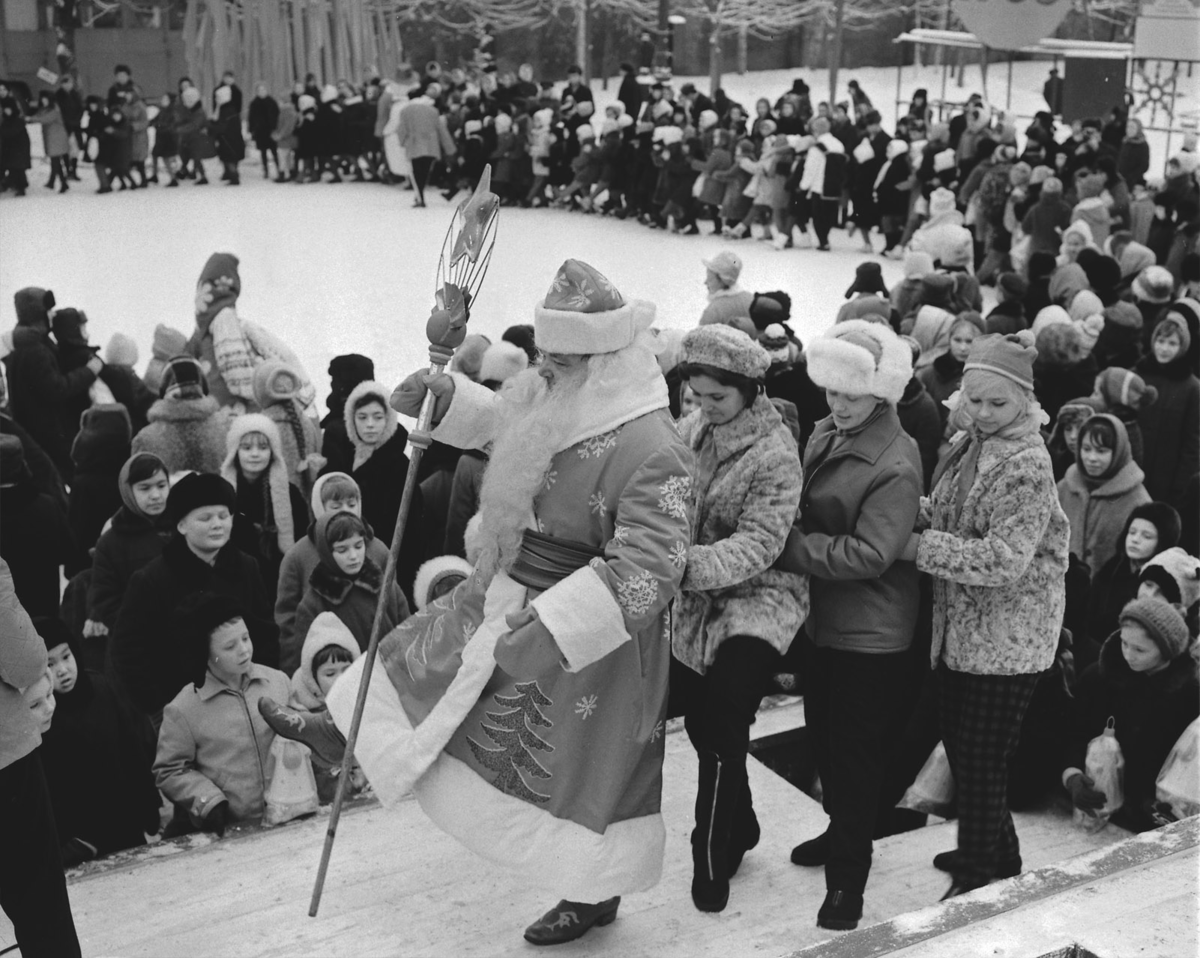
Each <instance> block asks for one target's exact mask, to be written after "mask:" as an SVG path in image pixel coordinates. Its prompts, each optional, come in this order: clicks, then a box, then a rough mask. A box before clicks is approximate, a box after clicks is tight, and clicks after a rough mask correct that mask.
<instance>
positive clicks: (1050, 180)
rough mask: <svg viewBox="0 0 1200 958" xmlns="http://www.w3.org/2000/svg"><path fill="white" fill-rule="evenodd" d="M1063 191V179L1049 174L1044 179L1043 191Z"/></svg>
mask: <svg viewBox="0 0 1200 958" xmlns="http://www.w3.org/2000/svg"><path fill="white" fill-rule="evenodd" d="M1062 191H1063V184H1062V180H1060V179H1059V178H1058V177H1057V176H1047V177H1046V179H1045V180H1043V181H1042V193H1043V194H1046V193H1061V192H1062Z"/></svg>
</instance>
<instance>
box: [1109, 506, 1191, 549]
mask: <svg viewBox="0 0 1200 958" xmlns="http://www.w3.org/2000/svg"><path fill="white" fill-rule="evenodd" d="M1134 519H1145V520H1146V521H1147V522H1149V523H1150V524H1151V525H1153V526H1154V528H1155V530H1157V532H1158V546H1157V551H1156V552H1155V555H1157V554H1158V553H1159V552H1165V551H1166V550H1167V549H1173V548H1174V547H1175V546H1177V545H1179V537H1180V535H1181V534H1182V533H1183V520H1182V519H1180V517H1179V513H1178V512H1176V511H1175V507H1174V506H1172V505H1171V504H1170V503H1168V502H1143V503H1142V504H1141V505H1140V506H1137V507H1136V508H1135V509H1134V510H1133V511H1132V512H1131V513H1129V518H1128V519H1127V520H1126V521H1125V532H1126V534H1128V532H1129V526H1130V525H1132V523H1133V520H1134ZM1121 541H1122V542H1124V537H1122V540H1121Z"/></svg>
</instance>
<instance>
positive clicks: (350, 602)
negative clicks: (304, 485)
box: [294, 546, 409, 652]
mask: <svg viewBox="0 0 1200 958" xmlns="http://www.w3.org/2000/svg"><path fill="white" fill-rule="evenodd" d="M318 550H319V551H321V552H324V553H326V554H328V553H329V550H328V548H326V547H324V546H318ZM381 597H383V602H384V611H383V630H382V631H381V632H380V633H379V634H380V635H387V634H388V633H389V632H391V631H392V629H394V628H395V627H396V626H398V625H399V624H400V623H401V622H403V621H404V620H405V619H407V618H408V616H409V610H408V602H407V600H405V598H404V594H403V593H402V592H401V591H400V588H399V587H398V586H397V585H396V583H395V581H393V582H392V583H391V585H390V587H389V588H387V589H384V588H383V569H381V568H380V567H379V566H378V565H377V564H376V563H375V561H374V560H372V559H371V558H370V557H369V556H368V557H367V558H366V560H365V561H364V562H363V567H362V571H360V572H359V574H358V575H357V576H355V577H354V578H353V579H351V578H349V577H348V576H346V575H344V574H343V573H342V572H341V570H339V569H338V568H337V566H336V565H335V564H334V563H333V559H332V556H331V555H327V556H322V558H321V561H320V562H319V563H318V564H317V567H316V568H315V569H313V571H312V574H311V575H310V576H309V578H308V588H307V589H306V590H305V592H304V598H303V599H301V600H300V605H299V607H298V608H297V609H296V624H295V633H294V634H295V638H294V641H295V642H298V643H299V644H300V646H301V647H302V646H303V644H304V639H305V638H306V637H307V636H308V630H309V628H310V627H311V626H312V623H313V619H315V618H316V617H317V616H318V615H320V614H321V613H322V612H332V613H333V614H334V615H336V616H337V617H338V618H339V619H341V621H342V623H343V624H344V625H345V626H346V628H348V629H349V630H350V634H351V635H353V636H354V639H355V641H357V642H358V647H359V649H361V650H362V651H364V652H365V651H366V648H367V643H368V642H370V641H371V623H372V622H373V621H374V619H375V607H376V606H377V605H378V604H379V602H380V600H381Z"/></svg>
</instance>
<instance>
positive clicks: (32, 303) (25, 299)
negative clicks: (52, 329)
mask: <svg viewBox="0 0 1200 958" xmlns="http://www.w3.org/2000/svg"><path fill="white" fill-rule="evenodd" d="M54 305H55V304H54V294H53V293H52V292H50V290H48V289H42V288H41V287H40V286H26V287H25V288H24V289H19V290H17V291H16V292H15V293H13V307H14V308H15V309H16V313H17V325H18V326H35V325H37V324H39V323H45V324H46V325H47V326H48V325H49V324H50V310H52V309H53V308H54Z"/></svg>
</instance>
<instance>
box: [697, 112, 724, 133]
mask: <svg viewBox="0 0 1200 958" xmlns="http://www.w3.org/2000/svg"><path fill="white" fill-rule="evenodd" d="M720 119H721V118H720V117H719V116H717V111H716V110H701V111H700V118H699V119H698V120H697V121H696V126H698V127H699V128H700V130H701V132H703V131H704V130H707V129H709V128H710V127H714V126H716V125H717V123H718V121H719V120H720Z"/></svg>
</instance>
